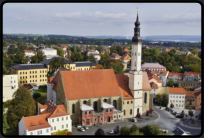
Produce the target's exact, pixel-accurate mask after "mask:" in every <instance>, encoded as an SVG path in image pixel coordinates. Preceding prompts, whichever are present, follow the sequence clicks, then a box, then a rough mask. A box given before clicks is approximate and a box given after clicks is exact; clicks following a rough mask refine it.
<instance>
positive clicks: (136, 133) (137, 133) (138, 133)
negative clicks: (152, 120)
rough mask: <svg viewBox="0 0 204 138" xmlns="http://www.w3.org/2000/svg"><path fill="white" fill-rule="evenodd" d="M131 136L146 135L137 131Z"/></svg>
mask: <svg viewBox="0 0 204 138" xmlns="http://www.w3.org/2000/svg"><path fill="white" fill-rule="evenodd" d="M130 135H136V136H142V135H144V134H143V133H141V132H139V130H138V129H137V130H136V131H134V132H131V133H130Z"/></svg>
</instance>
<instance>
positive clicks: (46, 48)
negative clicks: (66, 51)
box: [40, 46, 56, 51]
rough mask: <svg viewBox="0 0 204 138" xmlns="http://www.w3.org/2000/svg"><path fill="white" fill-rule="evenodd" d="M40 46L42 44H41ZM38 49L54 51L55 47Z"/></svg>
mask: <svg viewBox="0 0 204 138" xmlns="http://www.w3.org/2000/svg"><path fill="white" fill-rule="evenodd" d="M41 47H42V46H41ZM43 47H45V46H43ZM40 50H43V51H44V50H54V51H56V49H53V48H43V49H40Z"/></svg>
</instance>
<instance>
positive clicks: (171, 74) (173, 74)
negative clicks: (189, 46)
mask: <svg viewBox="0 0 204 138" xmlns="http://www.w3.org/2000/svg"><path fill="white" fill-rule="evenodd" d="M172 76H177V77H181V79H182V78H183V73H174V72H169V75H168V77H167V78H169V77H172Z"/></svg>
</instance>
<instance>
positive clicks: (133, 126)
mask: <svg viewBox="0 0 204 138" xmlns="http://www.w3.org/2000/svg"><path fill="white" fill-rule="evenodd" d="M137 130H138V128H137V126H136V125H135V124H133V125H132V126H131V128H130V133H132V132H136V131H137Z"/></svg>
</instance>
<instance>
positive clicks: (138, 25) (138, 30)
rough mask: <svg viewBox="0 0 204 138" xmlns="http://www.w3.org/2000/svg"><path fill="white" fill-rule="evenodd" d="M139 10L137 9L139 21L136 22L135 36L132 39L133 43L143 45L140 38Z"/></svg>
mask: <svg viewBox="0 0 204 138" xmlns="http://www.w3.org/2000/svg"><path fill="white" fill-rule="evenodd" d="M138 12H139V10H138V8H137V19H136V22H135V28H134V36H133V38H132V43H141V42H142V38H141V37H140V22H139V14H138Z"/></svg>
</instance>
